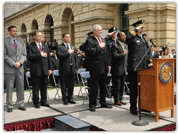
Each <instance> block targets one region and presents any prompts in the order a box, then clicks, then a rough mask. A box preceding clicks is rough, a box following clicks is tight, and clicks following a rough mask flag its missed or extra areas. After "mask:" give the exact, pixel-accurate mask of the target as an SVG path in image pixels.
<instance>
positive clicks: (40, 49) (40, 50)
mask: <svg viewBox="0 0 180 134" xmlns="http://www.w3.org/2000/svg"><path fill="white" fill-rule="evenodd" d="M39 52H40V53H41V52H42V48H41V45H40V44H39Z"/></svg>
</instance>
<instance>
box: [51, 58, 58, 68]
mask: <svg viewBox="0 0 180 134" xmlns="http://www.w3.org/2000/svg"><path fill="white" fill-rule="evenodd" d="M51 61H52V70H58V69H59V59H57V60H56V58H55V57H54V56H51Z"/></svg>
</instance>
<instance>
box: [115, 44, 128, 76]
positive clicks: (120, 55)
mask: <svg viewBox="0 0 180 134" xmlns="http://www.w3.org/2000/svg"><path fill="white" fill-rule="evenodd" d="M124 49H127V50H128V46H127V44H124ZM111 56H112V59H111V73H112V75H117V76H122V75H123V74H125V75H126V74H127V66H128V63H127V62H128V54H126V55H125V54H124V50H123V48H122V46H121V44H120V43H119V42H118V41H117V42H116V43H115V44H114V45H112V47H111Z"/></svg>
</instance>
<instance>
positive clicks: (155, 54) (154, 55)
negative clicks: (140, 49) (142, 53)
mask: <svg viewBox="0 0 180 134" xmlns="http://www.w3.org/2000/svg"><path fill="white" fill-rule="evenodd" d="M151 53H152V52H151ZM151 58H159V54H158V52H156V51H155V52H154V54H153V56H151Z"/></svg>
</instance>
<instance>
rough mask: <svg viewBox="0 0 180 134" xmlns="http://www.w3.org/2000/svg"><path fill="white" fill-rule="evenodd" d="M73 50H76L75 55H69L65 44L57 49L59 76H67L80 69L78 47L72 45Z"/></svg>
mask: <svg viewBox="0 0 180 134" xmlns="http://www.w3.org/2000/svg"><path fill="white" fill-rule="evenodd" d="M70 47H71V49H73V50H74V53H72V54H69V52H68V48H67V47H66V46H65V44H64V43H62V44H61V45H59V46H58V47H57V49H56V54H57V57H58V59H59V74H67V73H71V71H72V72H73V74H75V73H76V69H78V68H79V67H78V61H77V50H76V47H74V46H73V45H70ZM70 55H71V57H72V62H73V64H72V68H71V67H70ZM71 69H72V70H71Z"/></svg>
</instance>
